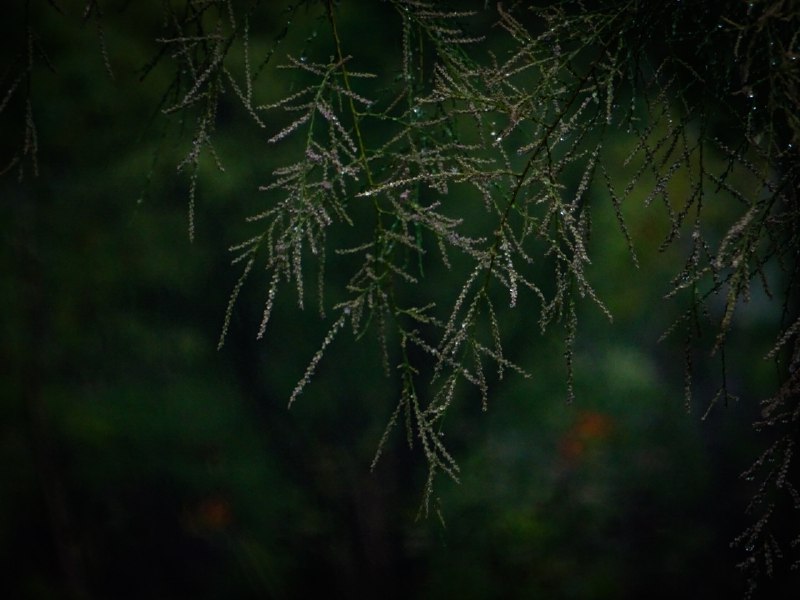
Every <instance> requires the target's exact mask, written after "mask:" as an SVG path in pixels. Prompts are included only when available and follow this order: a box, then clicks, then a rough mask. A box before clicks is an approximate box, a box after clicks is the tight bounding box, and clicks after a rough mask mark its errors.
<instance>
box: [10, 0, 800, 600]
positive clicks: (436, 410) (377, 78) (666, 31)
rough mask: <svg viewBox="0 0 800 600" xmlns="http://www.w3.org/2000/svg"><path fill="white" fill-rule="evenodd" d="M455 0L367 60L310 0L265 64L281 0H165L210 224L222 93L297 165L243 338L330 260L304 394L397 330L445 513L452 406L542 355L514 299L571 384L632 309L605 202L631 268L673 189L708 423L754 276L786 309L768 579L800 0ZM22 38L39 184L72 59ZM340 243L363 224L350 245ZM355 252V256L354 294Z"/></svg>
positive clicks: (779, 480)
mask: <svg viewBox="0 0 800 600" xmlns="http://www.w3.org/2000/svg"><path fill="white" fill-rule="evenodd" d="M450 4H451V5H452V6H453V7H455V8H450V7H448V6H447V3H444V2H434V1H432V0H431V1H422V0H390V1H389V2H385V3H383V4H382V7H381V9H380V10H381V11H382V14H384V15H385V22H384V23H383V25H384V26H385V28H386V31H387V32H389V34H388V35H391V36H394V38H395V39H396V40H397V43H396V47H397V56H396V57H394V59H393V65H394V68H393V70H391V71H390V72H384V73H377V72H369V69H368V68H367V67H365V66H364V65H365V64H369V61H368V60H365V58H364V57H362V56H359V54H358V53H359V50H360V48H359V44H358V40H353V39H347V38H346V37H343V36H342V34H341V30H342V27H341V21H342V19H345V18H347V15H348V13H347V10H350V9H352V10H358V6H357V5H358V3H357V2H347V1H342V2H334V1H332V0H325V1H316V2H315V1H311V0H306V1H302V0H301V1H296V2H291V3H288V4H287V5H286V7H285V12H284V14H285V17H286V19H285V20H286V26H285V27H282V28H280V29H279V30H278V31H277V32H273V34H274V37H273V41H272V46H271V47H270V48H269V49H268V51H267V52H266V53H265V54H262V55H261V56H259V57H256V56H254V55H253V51H252V48H251V35H250V31H251V29H254V28H255V27H256V23H257V19H256V16H257V14H258V9H259V2H257V1H256V0H253V1H251V2H236V1H234V0H203V1H200V0H186V1H179V0H168V1H165V2H164V3H163V31H162V32H161V33H160V34H159V35H157V36H155V41H156V43H157V44H158V47H157V50H156V52H155V54H154V57H153V59H152V61H150V63H148V65H147V66H146V67H145V69H144V70H143V77H144V76H148V75H149V74H150V73H151V72H153V71H155V70H157V69H162V70H163V69H172V70H173V71H174V77H172V78H171V79H170V84H169V87H168V89H167V90H166V91H165V94H164V97H163V101H162V105H161V106H160V111H161V113H162V116H163V117H164V118H171V119H178V120H180V122H181V123H182V124H183V125H184V126H185V127H189V128H191V131H192V134H191V141H190V143H189V144H188V148H187V149H186V152H185V155H184V158H183V160H182V161H181V162H180V163H179V165H178V169H179V171H181V172H185V174H186V175H185V177H186V179H187V180H188V197H189V235H190V236H192V237H193V236H194V232H195V227H194V221H195V216H194V215H195V205H196V203H197V198H198V170H199V165H200V162H201V159H202V157H203V156H204V155H208V156H209V157H210V158H211V159H212V161H213V162H214V164H216V165H217V166H218V168H219V169H223V160H222V158H223V157H220V156H219V154H218V153H217V151H216V149H215V146H214V141H213V138H214V132H215V128H216V126H217V123H218V121H219V119H220V118H221V117H220V106H221V104H222V102H223V99H224V100H225V102H228V103H230V102H231V99H233V100H234V101H235V102H236V104H238V106H239V109H240V110H239V114H240V115H241V116H242V117H243V118H247V119H249V120H250V121H251V122H252V124H253V126H254V127H258V128H261V129H263V130H264V131H265V135H264V140H265V142H266V149H265V151H272V152H280V153H281V155H282V156H283V157H284V158H285V164H283V166H281V167H279V168H277V169H275V170H274V172H272V173H270V174H266V173H265V174H262V177H263V185H262V186H261V187H260V192H261V196H260V197H259V201H260V202H261V203H263V205H264V207H263V209H261V210H260V211H259V212H257V213H256V214H254V215H253V216H252V217H250V218H249V222H250V224H251V227H252V230H253V235H252V237H251V238H250V239H248V240H247V241H244V242H242V243H241V244H238V245H236V246H235V247H233V248H231V251H232V252H234V253H235V258H234V259H233V263H234V264H236V265H240V266H241V269H242V274H241V277H240V278H239V280H238V282H237V283H236V285H235V287H234V289H233V292H232V294H231V297H230V302H229V304H228V307H227V310H226V311H225V316H224V321H223V326H222V332H221V336H220V340H219V345H220V347H222V346H223V343H224V341H225V337H226V335H227V333H228V330H229V327H230V323H231V316H232V314H233V310H234V306H235V303H236V302H237V298H238V296H239V292H240V290H241V289H242V287H243V286H244V285H245V283H246V280H247V278H248V276H249V275H251V274H252V273H253V272H255V271H256V270H258V269H264V270H265V271H266V272H267V274H268V280H269V284H268V287H267V289H266V291H265V297H266V299H265V302H264V308H263V314H262V318H261V321H260V323H259V324H257V325H255V330H256V335H257V337H258V338H261V337H263V336H265V335H268V331H269V328H268V325H269V319H270V316H271V314H272V310H273V307H274V303H275V299H276V296H277V295H278V294H279V293H281V294H284V293H289V294H293V295H294V297H295V299H296V302H297V305H298V309H303V308H304V307H305V305H306V304H307V303H308V296H309V291H308V289H307V287H308V283H309V278H310V276H309V272H312V273H315V274H316V290H315V294H316V303H317V305H318V312H319V315H320V317H321V318H322V319H326V320H330V322H331V324H330V327H329V330H328V333H327V335H326V336H325V337H324V339H323V340H322V341H321V343H320V346H319V350H318V351H317V352H316V354H314V355H313V357H311V360H310V363H309V365H308V367H307V369H306V371H305V373H304V374H303V376H302V378H301V379H300V381H299V382H298V384H297V386H296V387H295V388H294V390H293V391H292V393H291V396H290V398H289V406H291V405H292V404H293V403H294V402H297V401H300V400H299V398H300V395H301V394H302V392H303V390H304V388H305V387H306V386H307V385H308V384H309V383H310V382H311V381H312V379H313V375H314V371H315V369H316V367H317V365H318V364H319V363H320V361H321V360H324V352H325V351H326V350H328V348H329V346H330V345H331V344H332V343H333V342H334V341H335V339H336V338H337V337H338V336H341V335H343V333H344V332H345V331H349V332H350V335H352V337H353V338H354V339H355V340H360V339H361V338H363V337H365V336H375V337H376V338H377V340H378V342H379V344H380V348H381V349H382V361H381V362H382V364H383V367H384V369H385V370H386V373H387V377H388V378H389V380H390V381H392V382H394V383H395V384H396V389H395V391H394V395H395V397H396V405H395V407H394V411H393V412H392V414H391V418H390V419H389V422H388V425H387V428H386V431H385V433H384V435H383V437H382V438H381V439H380V440H379V441H378V444H377V453H376V456H375V460H374V461H373V468H374V467H375V466H376V464H377V463H378V459H379V457H380V455H381V452H382V451H383V450H384V448H385V446H386V444H387V442H388V441H389V439H390V438H391V436H392V435H393V432H394V430H395V429H396V428H404V430H405V437H406V439H407V442H408V444H409V446H412V447H413V446H415V445H418V446H419V447H421V449H422V453H423V454H424V456H425V458H426V460H427V462H428V465H429V477H428V480H427V484H426V486H425V491H424V496H423V507H422V510H423V511H424V512H425V513H427V512H428V510H429V506H430V503H431V500H432V499H433V497H434V481H435V477H436V475H437V474H439V473H445V474H446V475H448V476H449V477H451V478H453V479H454V480H458V477H459V465H458V463H457V461H456V457H455V456H454V455H453V454H452V453H451V452H450V450H449V449H448V448H447V446H446V445H445V444H444V442H443V439H442V435H441V434H442V432H443V423H444V419H445V416H446V415H447V413H448V410H449V409H450V408H451V406H453V403H454V402H457V401H458V400H459V398H461V397H464V396H465V395H466V390H467V389H468V388H474V390H475V393H476V394H477V396H478V397H479V398H480V401H481V403H482V407H483V409H484V410H486V409H487V407H488V406H489V403H490V402H491V384H493V383H494V382H495V381H497V380H499V379H502V378H503V377H504V376H505V375H506V374H507V373H508V372H514V373H517V374H519V375H522V376H523V377H528V376H530V375H535V374H536V369H537V366H536V365H535V364H532V365H520V364H517V362H515V360H514V357H513V356H509V355H508V353H507V352H505V351H504V347H503V340H504V331H503V327H502V323H503V319H502V315H503V314H504V313H505V312H506V311H508V310H525V311H536V313H537V315H538V323H539V327H540V330H541V331H542V332H544V331H546V330H548V329H549V328H552V327H560V328H562V329H563V340H564V360H565V365H566V381H565V387H564V390H565V395H566V398H567V400H568V401H572V400H573V399H574V396H575V393H574V389H573V388H574V386H573V356H574V348H575V343H576V339H577V337H578V336H579V335H580V328H579V323H578V307H579V306H580V305H581V304H583V303H586V302H588V303H590V304H593V305H594V306H595V307H596V309H597V310H598V311H600V312H601V313H603V314H605V315H606V316H607V317H608V319H612V317H613V315H612V314H611V312H610V310H609V309H608V308H607V307H606V304H605V303H604V301H603V298H602V297H601V295H600V294H599V293H598V292H597V291H596V284H595V283H593V276H592V252H591V244H592V243H598V242H597V241H596V240H593V239H592V232H593V229H592V211H593V207H595V206H598V205H601V204H607V205H610V206H611V207H612V208H613V211H614V214H615V215H616V218H617V222H618V226H619V227H618V228H619V235H620V236H622V238H624V240H625V243H626V245H627V247H628V249H629V253H630V261H631V266H632V268H638V267H640V265H641V266H642V267H644V268H647V265H646V264H643V263H641V262H640V260H641V259H640V257H639V256H638V254H637V240H636V238H635V235H634V233H633V232H632V231H631V230H630V229H629V227H628V224H627V222H626V218H625V213H626V211H627V210H628V207H630V206H632V205H643V206H645V207H649V210H650V211H652V212H653V214H654V218H659V219H664V220H665V221H666V223H667V224H668V227H667V231H668V233H667V235H666V236H665V237H664V239H663V240H662V241H661V250H663V251H667V250H668V249H677V251H678V252H681V253H683V255H684V263H683V266H682V267H681V268H680V269H679V270H678V272H676V273H674V277H673V278H672V280H671V282H670V285H669V290H668V293H667V294H666V299H665V300H666V301H667V302H673V303H676V304H677V305H679V306H681V307H682V310H683V312H682V315H681V316H680V317H679V318H678V319H677V320H676V321H675V322H674V323H673V324H672V326H671V327H670V328H669V329H668V330H667V331H666V332H665V333H664V336H665V337H666V336H681V337H682V338H683V339H684V340H685V347H686V354H685V366H686V368H685V402H686V403H687V407H689V406H691V405H692V403H693V402H694V401H693V399H692V392H693V382H692V373H693V369H692V364H693V359H692V357H693V355H694V354H695V353H696V352H697V351H699V350H705V351H709V352H710V353H711V354H712V355H714V356H718V357H719V360H720V365H721V378H720V379H721V380H720V385H719V390H718V392H717V393H716V395H714V396H713V397H712V398H710V399H708V400H703V402H707V404H704V406H703V410H704V411H705V416H707V415H708V414H709V413H710V411H712V410H714V408H715V407H716V406H717V405H719V404H724V403H727V402H729V401H730V400H731V398H733V397H734V396H733V392H732V391H731V390H730V389H729V384H728V380H727V376H726V363H725V349H726V345H727V344H728V343H729V341H728V340H729V334H730V332H731V331H732V327H733V326H734V324H735V321H736V316H737V312H738V311H740V310H741V307H742V305H743V304H746V303H748V302H749V301H750V300H751V296H752V294H754V293H759V294H761V293H763V294H764V295H765V296H767V297H769V298H770V299H772V301H773V302H774V303H776V306H779V307H780V309H779V310H781V311H782V314H783V323H784V326H783V329H782V330H781V331H776V332H775V340H776V342H775V345H774V347H773V349H772V350H771V351H770V352H769V354H768V355H767V356H766V358H767V359H769V360H773V361H775V363H776V365H777V369H778V371H779V372H780V374H781V380H782V382H783V383H782V385H781V386H780V388H779V389H778V390H776V391H775V392H774V393H773V394H772V395H771V396H770V397H768V398H767V399H764V400H763V404H762V415H763V420H760V421H759V422H757V423H756V424H755V426H756V427H757V428H763V429H766V430H768V431H770V435H771V436H772V440H773V443H772V445H770V446H769V447H768V449H767V450H766V451H765V452H764V454H763V455H762V456H761V457H760V458H759V459H758V460H757V461H755V463H754V464H753V465H752V467H750V468H749V469H747V470H746V471H745V474H744V477H745V478H747V479H748V480H749V479H753V478H756V479H758V484H757V485H758V487H757V492H756V494H755V496H754V497H753V501H752V503H751V506H750V507H749V509H748V510H749V511H750V513H751V514H752V517H753V525H752V526H750V527H748V528H747V529H746V530H745V531H744V532H743V533H742V534H741V536H740V537H738V538H737V539H736V540H735V543H736V544H738V545H740V546H741V547H742V549H743V550H744V555H745V558H744V561H743V562H742V567H743V568H744V569H745V570H746V571H747V572H748V574H749V576H750V581H751V584H752V586H753V589H755V587H754V586H755V584H756V582H757V581H758V580H759V578H760V577H762V576H763V575H768V576H771V575H772V574H773V572H774V570H775V569H776V568H777V567H776V563H777V562H778V559H783V560H782V562H783V563H787V564H789V565H790V566H791V567H792V568H797V567H798V565H800V562H799V561H800V558H799V557H798V556H799V555H798V554H797V546H798V544H799V543H800V530H798V531H794V532H792V533H790V534H788V537H787V534H786V532H776V531H773V530H772V529H771V528H770V519H771V518H772V515H773V514H774V511H775V510H777V508H776V507H782V506H784V505H793V506H795V507H797V508H800V494H798V491H797V489H796V487H795V486H796V482H793V481H792V478H791V477H790V474H791V473H792V471H793V470H796V469H797V466H796V464H794V463H793V462H792V458H793V454H794V451H795V446H796V442H797V432H798V425H799V424H800V404H799V403H798V392H799V391H800V388H799V387H798V382H799V381H800V380H798V377H799V376H800V375H798V366H799V365H800V342H798V339H799V338H798V333H800V320H799V318H798V314H797V289H796V286H797V283H796V282H797V268H798V267H797V262H798V261H797V256H798V252H799V251H800V246H799V245H798V235H799V234H798V223H800V220H799V219H798V208H799V205H798V194H797V190H798V182H799V178H800V161H798V152H797V149H798V144H800V121H798V114H800V106H798V98H799V97H800V94H798V80H799V78H800V61H798V56H800V40H798V37H800V7H798V6H797V4H796V3H795V2H793V1H790V0H763V1H752V2H741V1H738V0H736V1H734V0H730V1H728V2H724V3H722V4H719V3H710V2H703V3H690V2H680V1H675V2H657V1H655V0H615V1H612V2H590V1H580V0H563V1H561V2H541V3H540V2H533V3H521V2H512V3H497V4H496V5H493V6H489V3H483V2H471V3H467V2H464V3H450ZM28 5H29V3H26V6H28ZM53 6H54V7H55V9H57V10H60V8H59V7H58V5H55V4H54V5H53ZM84 18H86V19H91V20H94V21H95V22H96V23H97V31H98V38H99V40H100V46H101V48H102V52H101V54H102V57H103V61H104V63H105V64H106V65H108V71H109V73H111V72H112V71H111V66H110V65H111V63H110V60H109V58H108V53H107V51H106V50H105V41H104V34H103V29H102V11H101V3H100V2H99V0H92V1H90V2H88V3H87V5H86V9H85V17H84ZM293 22H295V23H300V25H297V26H298V27H304V26H305V25H307V24H309V23H311V24H312V25H311V28H310V30H309V31H305V32H303V35H306V34H309V37H308V39H307V42H306V49H305V51H304V52H303V54H301V55H299V56H295V55H288V56H287V55H284V54H282V53H281V52H280V44H281V41H282V40H283V39H284V38H285V37H286V36H287V35H289V32H290V30H292V28H293V27H295V25H293V24H292V23H293ZM21 43H22V45H21V48H20V52H19V53H18V55H17V58H16V59H15V61H14V62H13V63H12V66H11V68H10V70H9V72H8V73H7V74H6V76H5V77H4V79H3V84H2V85H3V89H2V94H1V95H2V98H3V99H2V102H0V113H2V112H3V111H11V110H16V111H17V113H19V114H20V115H21V116H20V118H19V119H18V122H17V124H18V129H19V131H20V143H19V145H18V148H19V149H18V151H17V152H16V154H15V155H14V156H12V157H10V159H8V158H6V157H4V158H3V160H4V161H5V165H6V166H5V167H4V169H3V171H4V172H6V171H10V170H12V169H17V170H18V173H19V176H20V177H22V176H23V174H24V173H25V172H26V171H25V170H23V168H24V167H26V166H28V165H29V166H28V167H27V168H28V170H32V171H33V172H34V173H36V171H37V162H36V152H37V145H38V136H37V129H36V126H35V124H34V115H33V110H32V105H31V94H34V93H35V89H34V85H33V81H32V76H31V74H32V70H33V64H34V62H35V61H39V60H42V61H47V58H46V54H45V53H44V50H43V49H42V47H41V44H40V43H39V40H38V36H37V33H36V31H35V30H34V27H33V25H32V23H31V22H28V24H27V27H26V28H25V33H24V36H22V39H21ZM268 75H271V76H272V79H270V77H269V76H268ZM276 90H277V91H278V92H280V93H276ZM276 123H280V124H279V125H276ZM620 182H624V184H622V185H621V184H620ZM475 215H479V217H476V216H475ZM365 224H366V226H365ZM333 234H335V236H334V235H333ZM331 237H335V238H336V239H337V240H338V239H346V240H347V242H346V244H345V245H342V246H334V247H331V243H330V241H329V240H330V239H331ZM599 243H602V240H600V241H599ZM331 255H336V256H339V257H343V258H346V259H347V263H346V264H348V265H353V266H354V267H353V270H352V272H351V273H349V282H348V284H347V286H346V289H344V290H336V291H335V296H336V297H337V298H338V301H337V302H335V303H333V304H332V305H330V303H329V302H328V301H326V296H325V285H326V278H325V264H326V258H327V257H329V256H331ZM434 263H438V264H441V265H443V266H444V267H445V268H447V269H450V270H452V271H454V272H455V273H457V274H458V275H459V276H460V278H461V281H462V285H461V286H460V287H459V288H458V289H454V290H446V291H444V290H438V289H436V288H435V285H433V284H432V283H431V282H426V279H425V268H426V265H431V264H434ZM621 276H622V275H621ZM432 286H433V287H432ZM312 287H313V284H312ZM754 288H757V290H756V291H754ZM313 294H314V292H312V296H313ZM720 299H721V301H720ZM709 339H710V340H711V343H710V344H709V343H708V342H707V340H709ZM752 358H753V360H754V361H755V360H761V359H762V358H764V357H759V356H753V357H752ZM704 418H705V417H704ZM792 536H794V537H792ZM751 591H752V590H751Z"/></svg>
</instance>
